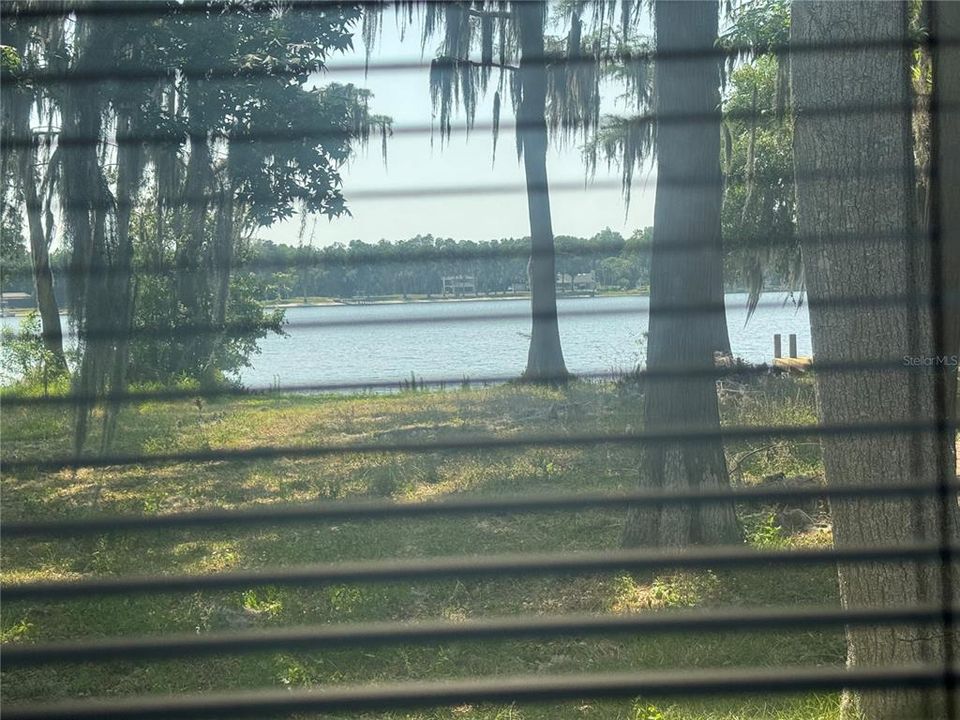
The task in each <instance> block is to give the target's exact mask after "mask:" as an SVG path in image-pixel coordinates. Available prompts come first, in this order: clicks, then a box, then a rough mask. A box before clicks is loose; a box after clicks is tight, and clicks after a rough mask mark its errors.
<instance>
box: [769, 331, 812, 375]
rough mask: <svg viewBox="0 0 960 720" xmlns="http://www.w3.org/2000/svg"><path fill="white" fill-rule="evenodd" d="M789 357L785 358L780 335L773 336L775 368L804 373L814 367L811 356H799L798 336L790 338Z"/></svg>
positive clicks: (792, 335)
mask: <svg viewBox="0 0 960 720" xmlns="http://www.w3.org/2000/svg"><path fill="white" fill-rule="evenodd" d="M788 342H789V346H788V347H789V356H788V357H783V344H782V337H781V335H780V333H777V334H776V335H774V336H773V367H775V368H778V369H780V370H786V371H788V372H796V373H802V372H806V371H807V370H809V369H810V368H812V367H813V358H812V357H810V356H809V355H797V336H796V335H795V334H793V333H791V334H790V335H789V336H788Z"/></svg>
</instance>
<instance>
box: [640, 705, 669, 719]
mask: <svg viewBox="0 0 960 720" xmlns="http://www.w3.org/2000/svg"><path fill="white" fill-rule="evenodd" d="M631 720H666V716H665V715H664V714H663V711H662V710H661V709H660V708H658V707H657V706H656V705H649V704H640V705H638V706H637V707H636V708H635V709H634V711H633V717H632V718H631Z"/></svg>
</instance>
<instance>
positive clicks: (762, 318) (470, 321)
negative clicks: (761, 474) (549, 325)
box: [3, 293, 811, 388]
mask: <svg viewBox="0 0 960 720" xmlns="http://www.w3.org/2000/svg"><path fill="white" fill-rule="evenodd" d="M726 302H727V323H728V325H729V329H730V342H731V345H732V347H733V353H734V355H736V356H738V357H742V358H743V359H744V360H747V361H749V362H755V363H760V362H769V361H770V359H771V358H772V357H773V335H774V333H778V332H779V333H781V334H783V335H784V338H783V349H784V353H786V350H787V338H786V336H787V335H788V334H789V333H796V335H797V348H798V351H799V354H801V355H809V354H811V349H810V324H809V319H808V315H807V309H806V305H803V306H801V307H800V308H799V309H797V307H796V304H795V302H794V300H792V299H791V298H790V296H788V295H786V294H784V293H767V294H765V295H764V296H763V298H762V299H761V303H760V306H759V307H758V308H757V311H756V312H755V313H754V315H753V317H752V318H751V319H750V322H749V323H747V324H745V321H746V317H747V314H746V308H745V303H746V295H744V294H728V295H727V297H726ZM529 306H530V301H529V299H526V298H524V299H509V300H489V301H482V302H481V301H477V302H472V301H446V302H444V301H437V302H424V303H397V304H386V305H331V306H316V307H294V308H288V309H287V311H286V317H287V326H286V333H287V334H286V336H284V337H279V336H275V335H272V336H269V337H267V338H265V339H263V340H262V341H261V342H260V350H261V353H260V354H259V355H257V356H255V357H254V358H253V365H252V367H249V368H245V369H244V370H243V371H242V372H241V374H240V379H241V381H242V382H243V384H244V385H246V386H247V387H251V388H253V387H269V386H271V385H300V386H302V385H330V384H333V385H340V384H349V385H353V384H364V383H370V384H376V383H392V382H399V381H400V380H403V379H409V378H410V375H411V373H413V374H415V375H416V377H417V379H418V380H419V379H420V378H422V379H424V380H427V381H431V380H441V379H445V380H448V381H450V382H454V383H456V382H459V380H460V379H461V378H463V377H468V378H472V379H475V380H476V379H480V378H496V377H512V376H518V375H519V374H520V373H521V372H523V368H524V365H525V364H526V357H527V345H528V342H529V339H528V338H529V335H528V334H529V332H530V319H529V317H528V316H527V313H529ZM648 308H649V298H646V297H636V296H627V297H594V298H561V299H559V300H558V309H559V314H560V336H561V341H562V343H563V351H564V357H565V358H566V362H567V368H568V369H569V370H570V371H571V372H573V373H575V374H589V373H605V372H610V371H617V370H623V369H630V368H633V367H635V366H636V365H637V364H638V363H639V362H640V361H641V360H642V359H643V335H644V333H645V332H646V329H647V317H648V315H647V313H648ZM18 322H19V321H18V319H17V318H3V324H4V325H9V326H16V324H17V323H18Z"/></svg>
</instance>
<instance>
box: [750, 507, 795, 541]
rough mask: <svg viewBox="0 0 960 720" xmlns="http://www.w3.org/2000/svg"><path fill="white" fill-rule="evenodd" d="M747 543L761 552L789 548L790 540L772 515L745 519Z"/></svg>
mask: <svg viewBox="0 0 960 720" xmlns="http://www.w3.org/2000/svg"><path fill="white" fill-rule="evenodd" d="M744 525H745V526H746V527H745V530H746V533H745V534H746V538H747V542H748V543H749V544H750V545H753V546H754V547H756V548H760V549H761V550H777V549H781V548H784V547H787V545H788V544H789V540H788V539H787V537H786V536H785V535H784V534H783V528H781V527H780V525H779V523H778V522H777V516H776V515H775V514H774V513H772V512H768V513H762V514H760V515H759V516H751V517H747V518H744Z"/></svg>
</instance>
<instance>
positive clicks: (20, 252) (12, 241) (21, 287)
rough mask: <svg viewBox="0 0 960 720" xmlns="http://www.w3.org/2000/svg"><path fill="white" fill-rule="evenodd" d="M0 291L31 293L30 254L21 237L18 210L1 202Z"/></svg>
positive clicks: (20, 220) (21, 231)
mask: <svg viewBox="0 0 960 720" xmlns="http://www.w3.org/2000/svg"><path fill="white" fill-rule="evenodd" d="M0 291H2V292H33V275H32V269H31V266H30V253H29V252H28V251H27V247H26V244H25V243H24V237H23V218H22V215H21V213H20V208H19V207H16V206H15V205H14V204H12V203H8V202H3V204H2V210H0Z"/></svg>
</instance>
